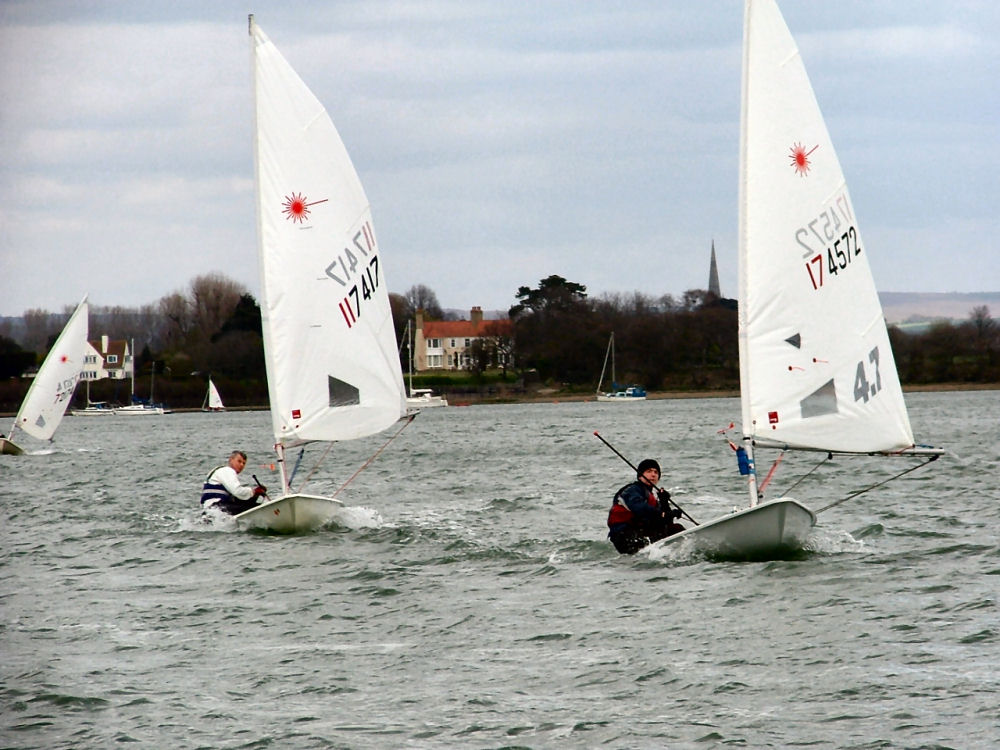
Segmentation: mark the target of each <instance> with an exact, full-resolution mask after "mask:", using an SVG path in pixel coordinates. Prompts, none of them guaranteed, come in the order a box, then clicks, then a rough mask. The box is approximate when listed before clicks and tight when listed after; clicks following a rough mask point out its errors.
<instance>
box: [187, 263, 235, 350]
mask: <svg viewBox="0 0 1000 750" xmlns="http://www.w3.org/2000/svg"><path fill="white" fill-rule="evenodd" d="M246 293H247V289H246V287H244V286H243V285H242V284H240V283H239V282H236V281H233V280H232V279H230V278H227V277H226V276H223V275H222V274H220V273H210V274H206V275H205V276H198V277H196V278H195V279H194V280H193V281H192V282H191V316H192V327H193V329H194V330H196V331H198V332H199V333H200V335H201V336H202V338H203V340H206V341H207V340H209V339H211V338H212V336H213V335H215V334H216V333H218V332H219V330H220V329H221V328H222V325H223V323H225V322H226V321H227V320H229V318H230V316H231V315H232V314H233V310H235V309H236V305H237V304H239V301H240V297H242V296H243V295H244V294H246Z"/></svg>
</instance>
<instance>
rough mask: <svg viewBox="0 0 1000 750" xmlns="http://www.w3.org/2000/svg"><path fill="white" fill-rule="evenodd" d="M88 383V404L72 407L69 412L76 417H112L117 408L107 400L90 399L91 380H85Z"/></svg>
mask: <svg viewBox="0 0 1000 750" xmlns="http://www.w3.org/2000/svg"><path fill="white" fill-rule="evenodd" d="M84 383H86V385H87V406H86V407H84V408H83V409H70V410H69V413H70V414H72V415H73V416H74V417H110V416H111V415H112V414H114V413H115V410H114V409H113V408H111V406H109V405H108V403H107V402H106V401H91V400H90V381H89V380H85V381H84Z"/></svg>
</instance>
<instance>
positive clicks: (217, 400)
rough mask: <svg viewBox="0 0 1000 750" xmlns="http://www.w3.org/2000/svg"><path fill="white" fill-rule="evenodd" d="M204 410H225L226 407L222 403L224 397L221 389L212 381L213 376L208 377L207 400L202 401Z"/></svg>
mask: <svg viewBox="0 0 1000 750" xmlns="http://www.w3.org/2000/svg"><path fill="white" fill-rule="evenodd" d="M201 410H202V411H225V410H226V407H225V406H224V405H223V404H222V397H221V396H220V395H219V389H218V388H216V387H215V383H213V382H212V378H209V379H208V392H207V393H206V394H205V400H204V401H202V403H201Z"/></svg>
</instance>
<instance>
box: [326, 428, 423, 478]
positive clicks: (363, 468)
mask: <svg viewBox="0 0 1000 750" xmlns="http://www.w3.org/2000/svg"><path fill="white" fill-rule="evenodd" d="M418 413H419V412H418ZM416 416H417V415H416V414H410V415H409V416H408V417H407V418H406V421H405V422H404V423H403V426H402V427H400V428H399V429H398V430H396V434H394V435H393V436H392V437H391V438H389V439H388V440H386V441H385V442H384V443H382V446H381V447H380V448H379V449H378V450H377V451H375V452H374V453H373V454H372V455H371V457H370V458H369V459H368V460H367V461H365V462H364V463H363V464H362V465H361V467H360V468H359V469H358V470H357V471H356V472H354V473H353V474H351V476H350V478H349V479H348V480H347V481H346V482H344V483H343V484H342V485H340V487H338V488H337V491H336V492H334V493H333V497H334V498H336V497H337V495H339V494H340V493H341V490H343V489H344V488H345V487H346V486H347V485H349V484H350V483H351V482H353V481H354V478H355V477H356V476H357V475H358V474H360V473H361V472H362V471H364V470H365V469H367V468H368V466H369V465H370V464H371V463H372V461H374V460H375V459H376V458H378V457H379V454H380V453H381V452H382V451H384V450H385V449H386V448H387V447H388V446H389V443H391V442H392V441H393V440H395V439H396V438H398V437H399V433H401V432H402V431H403V430H405V429H406V428H407V426H408V425H409V424H410V422H412V421H413V420H414V418H415V417H416Z"/></svg>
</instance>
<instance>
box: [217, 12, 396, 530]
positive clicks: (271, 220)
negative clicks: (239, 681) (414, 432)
mask: <svg viewBox="0 0 1000 750" xmlns="http://www.w3.org/2000/svg"><path fill="white" fill-rule="evenodd" d="M250 43H251V49H252V57H253V79H254V99H255V112H256V118H255V130H254V153H255V164H256V190H257V224H258V226H257V229H258V231H257V237H258V256H259V266H260V280H261V284H260V286H261V298H262V299H261V320H262V323H263V333H264V360H265V365H266V370H267V383H268V393H269V396H270V402H271V425H272V432H273V435H274V447H275V451H276V453H277V464H278V469H279V472H280V476H281V487H280V490H278V492H276V493H275V496H274V497H273V498H269V499H268V500H267V502H265V503H264V504H262V505H260V506H257V507H256V508H252V509H250V510H248V511H245V512H243V513H241V514H239V515H237V516H236V521H237V523H238V525H240V526H241V527H259V528H265V529H268V530H271V531H275V532H282V533H291V532H297V531H305V530H309V529H312V528H316V527H317V526H320V525H322V524H323V523H325V522H326V521H327V520H329V518H330V517H331V516H332V515H333V513H334V512H335V511H336V508H337V506H339V505H340V504H341V502H340V501H339V500H337V499H335V498H331V497H323V496H319V495H310V494H304V493H302V492H296V491H293V490H292V487H291V481H292V479H293V477H294V471H292V472H290V471H289V470H288V467H287V465H286V462H285V452H286V450H287V449H289V448H292V447H295V446H300V445H305V444H307V443H313V442H322V443H328V444H330V443H332V442H334V441H341V440H352V439H357V438H362V437H366V436H368V435H373V434H376V433H379V432H381V431H383V430H385V429H386V428H388V427H390V426H391V425H392V424H393V423H395V422H396V421H398V420H400V419H401V418H403V417H405V416H406V392H405V390H404V386H403V373H402V368H401V367H400V364H399V356H398V354H397V352H396V334H395V331H394V327H393V321H392V311H391V309H390V307H389V292H388V285H387V284H386V280H385V265H384V263H383V262H382V260H383V256H382V253H381V250H380V248H379V246H378V243H377V242H376V239H375V232H374V230H373V228H372V217H371V209H370V206H369V203H368V198H367V197H366V196H365V191H364V189H363V188H362V186H361V181H360V180H359V179H358V175H357V173H356V172H355V171H354V167H353V165H352V164H351V159H350V157H349V156H348V154H347V150H346V149H345V148H344V144H343V143H342V142H341V140H340V136H339V135H338V133H337V130H336V128H335V127H334V125H333V122H332V121H331V119H330V116H329V115H328V114H327V112H326V110H325V109H324V108H323V105H322V104H320V102H319V100H318V99H317V98H316V97H315V95H314V94H313V93H312V92H311V91H310V90H309V88H308V87H307V86H306V85H305V83H303V82H302V79H300V78H299V76H298V75H297V74H296V73H295V71H294V70H293V69H292V67H291V66H290V65H289V64H288V62H287V61H286V60H285V58H284V57H282V55H281V53H280V52H279V51H278V49H277V48H276V47H275V46H274V44H273V43H272V42H271V40H270V39H268V37H267V36H266V35H265V34H264V32H263V31H262V30H261V28H260V27H259V26H258V25H257V24H256V23H255V21H254V18H253V16H250ZM279 493H280V494H279Z"/></svg>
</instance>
